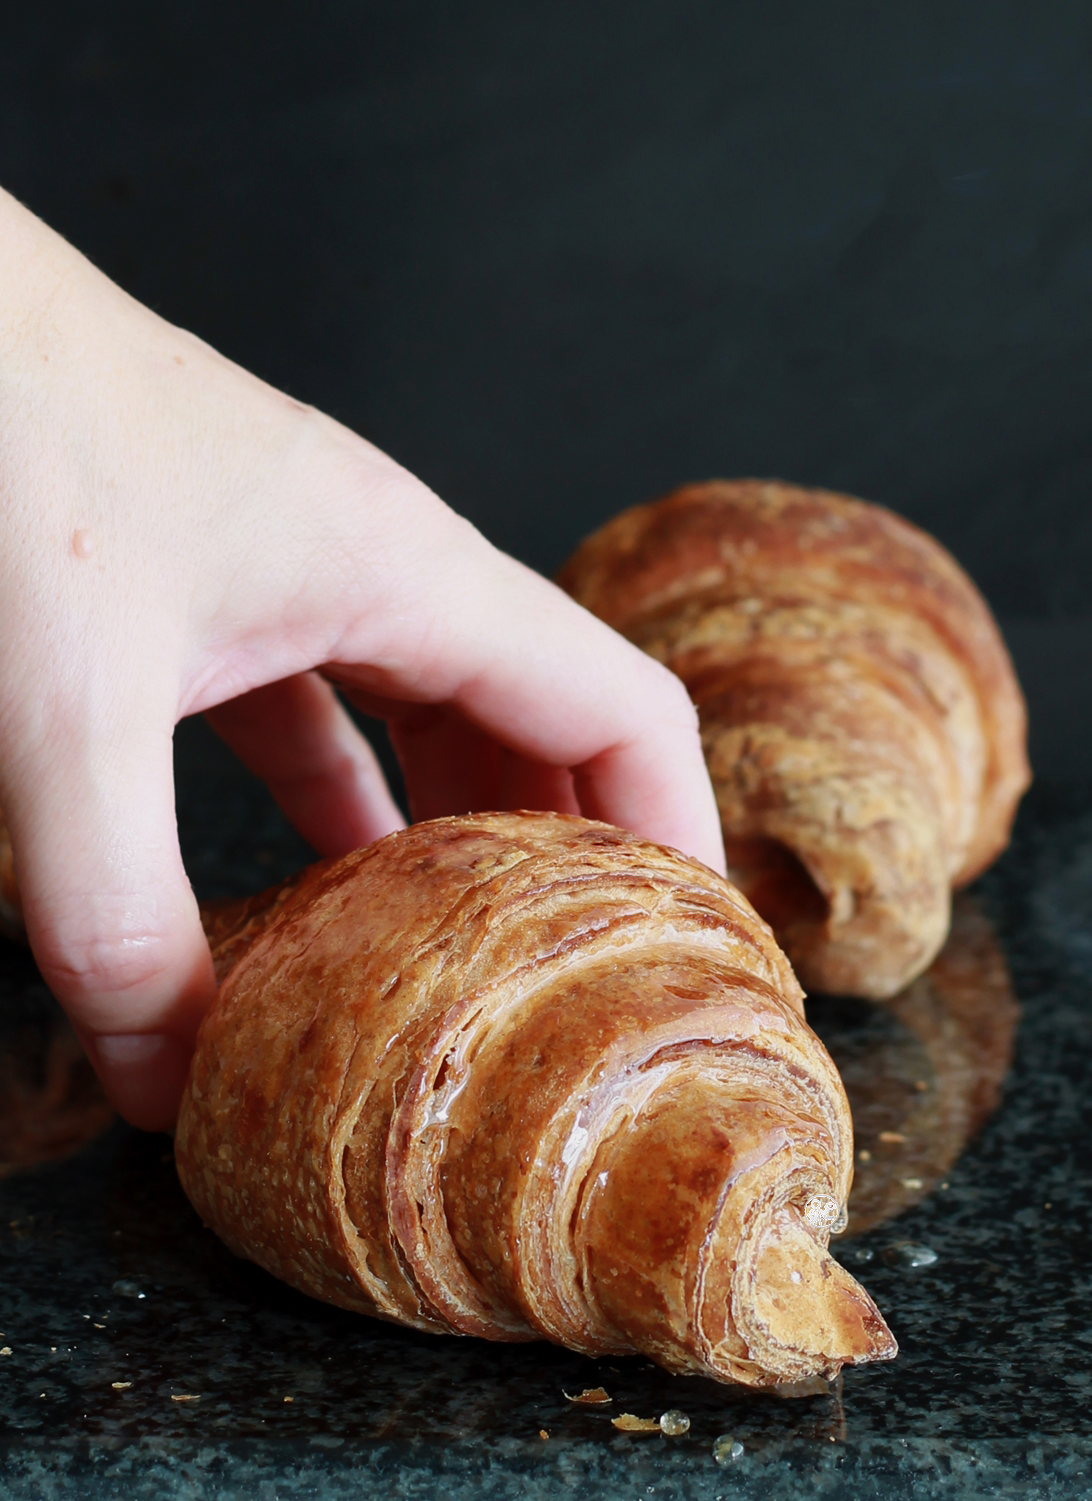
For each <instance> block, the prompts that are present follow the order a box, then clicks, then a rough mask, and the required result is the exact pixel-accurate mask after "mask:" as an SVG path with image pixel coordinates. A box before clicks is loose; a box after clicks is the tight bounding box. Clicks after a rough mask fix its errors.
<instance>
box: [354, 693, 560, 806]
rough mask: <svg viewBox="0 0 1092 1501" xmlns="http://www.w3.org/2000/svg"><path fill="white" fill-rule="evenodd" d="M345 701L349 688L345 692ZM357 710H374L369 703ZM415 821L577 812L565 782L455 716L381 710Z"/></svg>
mask: <svg viewBox="0 0 1092 1501" xmlns="http://www.w3.org/2000/svg"><path fill="white" fill-rule="evenodd" d="M348 694H349V697H350V699H351V698H352V697H353V694H352V690H351V689H350V690H348ZM361 707H362V708H364V707H367V708H370V709H373V710H374V707H375V705H374V701H373V700H368V701H367V702H362V703H361ZM384 713H385V716H386V719H387V728H388V730H389V733H390V737H391V742H392V744H393V746H394V748H395V751H396V752H397V754H398V759H399V761H400V763H401V766H402V770H403V772H404V774H405V778H406V790H407V792H408V794H409V799H410V810H411V812H412V813H413V816H414V818H415V819H423V818H443V817H446V816H447V815H448V814H452V813H466V812H470V811H473V810H477V811H485V810H489V811H492V812H503V811H507V810H512V809H517V808H546V809H552V810H553V811H554V812H557V813H579V812H580V805H579V803H578V802H577V799H576V795H575V793H574V791H573V779H572V775H571V774H570V772H569V771H568V770H567V769H566V768H565V767H557V766H548V765H545V764H544V763H542V762H538V761H531V760H528V759H527V758H526V757H525V756H521V755H519V754H518V753H517V752H515V751H511V750H509V749H507V747H505V746H502V745H500V744H499V743H498V742H497V741H496V740H494V739H493V738H492V737H491V736H489V735H487V734H486V733H485V731H484V730H480V729H478V728H477V727H476V726H475V725H472V724H470V723H469V722H468V721H467V720H466V719H464V718H463V716H462V715H461V714H459V713H458V712H457V711H452V710H450V709H446V708H442V707H434V706H432V705H417V704H408V705H407V704H402V705H398V704H388V705H385V706H384Z"/></svg>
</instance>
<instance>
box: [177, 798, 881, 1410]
mask: <svg viewBox="0 0 1092 1501" xmlns="http://www.w3.org/2000/svg"><path fill="white" fill-rule="evenodd" d="M240 932H242V933H243V934H244V936H243V938H242V939H240V938H239V933H240ZM212 937H213V943H214V955H217V954H218V955H219V956H220V957H221V963H222V965H224V966H225V967H226V971H227V972H226V975H225V978H224V980H223V983H222V986H221V989H220V994H219V998H218V1000H217V1002H216V1003H215V1005H214V1006H213V1009H212V1010H211V1011H210V1013H209V1015H208V1016H207V1018H206V1019H205V1022H204V1023H203V1025H202V1029H201V1033H200V1036H199V1039H198V1046H197V1053H196V1056H195V1058H194V1062H193V1066H192V1070H191V1075H190V1079H189V1083H188V1087H187V1091H186V1094H185V1097H184V1100H183V1104H182V1110H181V1113H180V1116H179V1121H178V1130H177V1136H176V1157H177V1162H178V1170H179V1175H180V1177H181V1180H182V1184H183V1186H184V1188H185V1190H186V1192H187V1194H188V1195H189V1197H190V1199H191V1200H192V1201H193V1203H194V1205H195V1206H196V1208H197V1209H198V1211H199V1213H200V1214H201V1215H202V1217H203V1219H204V1220H205V1222H206V1223H207V1224H208V1225H210V1226H211V1227H212V1228H213V1229H214V1230H215V1231H216V1232H217V1234H218V1235H220V1236H221V1237H222V1238H223V1239H224V1240H225V1241H226V1242H227V1244H228V1245H229V1246H230V1247H231V1248H232V1249H233V1250H235V1251H236V1252H237V1253H238V1254H240V1255H242V1256H246V1257H249V1258H250V1259H252V1260H254V1261H256V1262H258V1263H259V1264H260V1265H262V1266H264V1267H265V1268H267V1269H268V1270H269V1271H270V1272H272V1273H273V1274H274V1275H276V1276H278V1277H282V1278H284V1279H285V1280H286V1281H288V1282H290V1283H292V1284H293V1285H294V1286H296V1287H298V1288H301V1289H302V1290H303V1291H305V1292H308V1293H311V1294H313V1295H314V1296H316V1297H320V1298H324V1299H326V1300H327V1301H329V1302H332V1303H336V1304H339V1305H341V1306H342V1307H345V1308H350V1309H355V1310H358V1311H360V1312H362V1313H369V1314H374V1315H378V1316H379V1317H382V1318H387V1319H391V1320H394V1321H396V1322H398V1323H402V1324H408V1325H411V1326H412V1327H414V1328H417V1329H421V1330H432V1331H437V1332H445V1331H446V1332H453V1333H460V1334H475V1335H480V1336H484V1337H486V1338H490V1339H500V1340H527V1339H536V1338H542V1337H545V1338H547V1339H550V1340H554V1341H557V1342H559V1343H561V1344H564V1345H567V1346H569V1347H570V1348H573V1349H577V1350H583V1351H587V1352H588V1353H592V1354H596V1353H605V1352H608V1351H613V1352H618V1353H624V1352H628V1351H634V1350H639V1351H642V1352H644V1353H645V1354H647V1355H649V1356H650V1357H652V1358H653V1359H655V1360H657V1361H659V1362H660V1363H661V1364H663V1365H665V1366H667V1367H668V1368H669V1369H673V1370H689V1371H697V1372H702V1373H704V1374H707V1375H712V1376H714V1377H717V1378H718V1379H721V1380H736V1381H742V1382H745V1383H747V1384H750V1385H769V1384H773V1383H779V1382H786V1381H798V1380H803V1379H806V1378H808V1377H810V1376H814V1375H817V1374H826V1375H832V1374H833V1373H834V1372H836V1371H837V1370H838V1369H839V1368H840V1367H841V1366H842V1365H843V1364H845V1363H847V1362H848V1363H856V1362H862V1361H867V1360H874V1359H886V1358H890V1357H891V1356H892V1355H893V1354H894V1353H895V1344H894V1341H893V1339H892V1338H891V1335H890V1332H889V1331H888V1330H887V1328H886V1325H885V1324H884V1322H883V1320H882V1318H881V1316H880V1314H879V1313H878V1311H877V1310H876V1308H875V1305H874V1304H873V1303H872V1301H871V1299H870V1298H869V1297H868V1295H867V1294H866V1293H865V1292H864V1290H863V1289H862V1288H860V1287H859V1286H858V1285H857V1284H856V1283H855V1282H854V1281H853V1279H852V1278H851V1277H850V1276H849V1275H848V1273H846V1272H845V1271H844V1270H843V1269H842V1268H841V1267H839V1266H838V1265H837V1263H836V1262H835V1261H833V1259H832V1258H831V1256H830V1254H829V1251H828V1249H827V1240H828V1231H827V1230H825V1229H822V1228H813V1227H812V1226H809V1224H808V1223H807V1222H806V1220H805V1216H804V1209H805V1206H806V1204H807V1202H808V1200H809V1199H810V1198H812V1197H813V1196H815V1195H826V1196H829V1197H830V1198H831V1199H834V1200H836V1201H837V1203H838V1204H844V1203H845V1200H846V1197H847V1195H848V1191H849V1186H850V1178H851V1172H852V1128H851V1124H850V1118H849V1112H848V1106H847V1104H846V1099H845V1094H844V1091H843V1089H842V1086H841V1082H840V1080H839V1079H838V1076H837V1073H836V1071H835V1069H834V1066H833V1064H832V1063H831V1061H830V1058H829V1056H828V1055H827V1053H826V1051H825V1050H824V1048H823V1047H822V1045H821V1044H820V1043H819V1041H818V1039H817V1038H816V1037H815V1036H814V1034H813V1033H812V1032H811V1031H810V1029H809V1028H808V1027H807V1025H806V1023H805V1022H804V1019H803V1012H802V1005H801V991H800V988H799V986H798V984H797V983H796V980H795V978H794V976H793V974H792V971H791V969H790V968H789V965H788V963H787V961H786V960H785V958H784V956H783V955H782V953H781V952H780V950H779V949H778V947H777V945H776V943H775V942H774V940H773V936H772V934H771V933H770V930H769V929H768V928H767V926H766V925H765V923H763V922H762V921H761V920H760V919H759V918H758V917H757V916H756V914H755V913H754V911H753V910H752V909H751V908H750V906H749V905H748V904H747V902H746V901H745V900H743V899H742V898H741V897H740V895H739V893H738V892H736V891H735V890H733V888H732V887H730V886H729V885H728V884H727V883H726V882H724V881H723V880H721V879H720V878H719V877H718V876H716V875H714V874H713V873H712V872H711V871H709V870H707V869H706V868H705V867H704V866H701V865H698V864H696V863H694V862H692V861H688V860H685V859H683V858H682V857H681V856H679V855H678V854H676V853H675V852H673V851H671V850H666V849H662V848H659V847H657V846H654V845H650V844H647V843H644V842H642V841H640V840H637V839H635V838H633V837H632V836H629V835H627V834H624V833H623V832H621V831H620V830H618V829H614V828H611V827H609V826H607V825H603V824H596V823H590V822H587V821H585V820H583V819H577V818H568V817H562V816H559V815H551V814H483V815H475V816H468V817H465V818H452V819H441V820H437V821H435V822H432V823H425V824H418V825H415V826H414V827H412V828H410V829H408V830H405V831H403V832H400V833H398V834H394V835H391V836H390V837H389V838H387V839H384V840H382V841H380V842H379V843H378V844H376V845H373V846H371V847H369V848H367V849H364V850H360V851H357V852H356V853H354V854H352V855H349V856H346V857H344V858H343V859H340V860H337V861H332V862H325V863H323V864H320V865H317V866H314V867H312V868H311V869H310V870H309V871H307V872H305V873H304V874H303V876H302V877H299V878H296V880H295V881H294V882H293V883H291V884H290V885H289V886H288V887H286V888H284V889H282V890H281V891H280V892H279V893H276V894H274V895H273V896H272V897H271V898H269V899H266V901H265V903H264V905H263V904H261V903H257V904H256V903H251V904H250V905H249V906H248V907H246V908H245V909H243V910H241V911H240V913H239V918H238V925H237V928H236V929H234V930H233V927H232V924H231V921H230V920H229V915H228V914H226V913H225V912H224V910H223V909H221V910H220V912H219V913H218V914H217V916H216V919H215V925H214V927H213V928H212ZM224 955H227V956H228V958H227V960H226V961H225V960H224V957H223V956H224Z"/></svg>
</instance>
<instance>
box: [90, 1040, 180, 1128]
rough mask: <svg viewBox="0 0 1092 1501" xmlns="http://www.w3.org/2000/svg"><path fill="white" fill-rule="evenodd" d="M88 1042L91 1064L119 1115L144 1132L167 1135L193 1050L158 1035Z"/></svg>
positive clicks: (171, 1125)
mask: <svg viewBox="0 0 1092 1501" xmlns="http://www.w3.org/2000/svg"><path fill="white" fill-rule="evenodd" d="M87 1041H88V1051H89V1052H90V1054H91V1061H92V1063H94V1065H95V1067H96V1069H97V1070H98V1073H99V1077H100V1078H101V1079H102V1082H103V1086H104V1087H105V1089H106V1092H107V1094H108V1095H109V1096H110V1098H111V1100H112V1101H113V1103H114V1107H115V1109H116V1110H117V1111H118V1113H119V1114H120V1115H123V1116H124V1117H125V1119H126V1120H127V1121H129V1123H130V1124H131V1125H134V1126H139V1127H141V1129H142V1130H145V1131H169V1130H171V1128H172V1127H173V1126H174V1121H175V1116H176V1115H177V1114H178V1102H179V1100H180V1099H181V1097H182V1090H183V1088H184V1086H185V1083H186V1072H187V1070H188V1068H189V1062H190V1053H191V1049H190V1048H187V1047H186V1046H185V1044H184V1043H182V1042H181V1041H179V1039H178V1038H177V1037H172V1036H171V1035H170V1034H169V1033H162V1032H115V1033H111V1034H108V1035H107V1036H104V1037H91V1038H88V1039H87Z"/></svg>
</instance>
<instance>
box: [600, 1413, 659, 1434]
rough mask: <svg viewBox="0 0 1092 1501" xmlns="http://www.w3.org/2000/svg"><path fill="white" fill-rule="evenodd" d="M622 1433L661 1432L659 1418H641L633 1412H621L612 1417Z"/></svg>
mask: <svg viewBox="0 0 1092 1501" xmlns="http://www.w3.org/2000/svg"><path fill="white" fill-rule="evenodd" d="M611 1422H612V1423H613V1424H614V1426H615V1428H617V1429H618V1430H619V1431H620V1432H621V1433H659V1432H660V1431H661V1430H660V1420H659V1418H639V1417H637V1416H636V1415H635V1414H634V1413H632V1412H623V1413H620V1414H619V1416H618V1417H616V1418H611Z"/></svg>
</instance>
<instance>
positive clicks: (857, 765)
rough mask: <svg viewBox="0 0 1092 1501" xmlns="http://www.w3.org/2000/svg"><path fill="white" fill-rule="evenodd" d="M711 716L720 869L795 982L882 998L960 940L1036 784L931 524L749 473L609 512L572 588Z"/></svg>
mask: <svg viewBox="0 0 1092 1501" xmlns="http://www.w3.org/2000/svg"><path fill="white" fill-rule="evenodd" d="M560 582H561V584H562V585H563V587H564V588H566V589H567V590H568V591H569V593H570V594H572V595H573V596H574V598H576V599H577V600H579V602H580V603H581V604H583V605H585V606H586V607H587V608H588V609H589V610H592V611H593V612H594V613H595V614H596V615H599V616H600V617H601V618H602V619H604V620H605V621H607V622H608V624H610V625H612V626H614V627H615V628H616V629H617V630H619V631H621V632H622V633H623V634H624V635H626V636H628V637H629V638H630V640H631V641H634V642H636V644H637V645H638V646H641V647H643V648H644V650H645V651H647V652H649V653H650V654H651V655H652V656H654V657H656V658H658V659H659V660H660V661H661V662H664V663H666V665H667V666H668V667H670V668H671V669H672V671H674V672H676V673H677V674H678V675H679V677H681V678H682V680H683V682H684V683H685V684H686V685H687V687H688V689H689V690H690V694H691V697H692V698H693V699H694V702H695V703H696V704H697V706H698V710H699V713H700V716H701V723H702V734H703V739H704V743H705V751H706V758H707V761H708V765H709V771H710V774H711V776H712V780H713V785H714V788H715V790H716V794H717V801H718V804H719V807H720V813H721V821H722V824H723V829H724V835H725V842H726V846H727V851H728V861H729V870H730V874H731V877H732V879H733V880H734V881H735V882H736V883H737V884H738V885H739V886H740V888H741V889H742V890H743V891H744V892H745V893H746V895H747V896H748V897H749V898H750V900H751V901H752V902H753V903H754V905H755V907H756V908H757V909H758V911H759V912H760V913H761V914H762V915H763V916H764V917H766V918H767V920H768V921H769V922H770V923H771V924H772V926H773V928H774V931H775V933H776V934H777V937H778V939H779V941H780V943H781V945H782V947H783V948H784V949H785V951H786V953H787V954H788V956H789V958H790V959H791V960H792V963H793V965H794V967H795V969H796V972H797V974H798V975H799V976H800V979H801V981H802V983H803V984H804V986H805V987H806V988H807V989H809V990H828V991H836V992H843V993H848V994H853V995H861V996H870V997H875V998H881V997H885V996H890V995H893V994H894V993H895V992H896V991H897V990H899V989H900V988H901V987H902V986H904V985H906V984H907V983H908V982H909V981H910V980H911V979H913V977H914V976H915V975H917V974H920V973H921V971H922V970H923V969H924V968H925V967H926V965H928V964H929V962H930V960H931V959H932V958H933V956H934V955H935V954H936V953H937V951H938V950H939V948H940V946H941V944H942V943H943V942H944V937H945V934H946V933H947V931H948V921H949V901H950V889H951V887H952V886H953V885H955V886H960V885H963V884H964V883H966V882H967V881H970V880H971V879H972V878H973V877H974V876H976V875H977V874H978V873H979V872H980V871H982V870H983V869H984V868H985V867H986V866H987V865H988V864H989V863H990V861H991V860H993V859H994V858H995V856H996V855H997V854H998V853H999V852H1000V851H1001V850H1002V849H1003V848H1004V846H1005V844H1006V843H1007V841H1008V836H1009V830H1010V827H1011V824H1012V819H1013V815H1014V813H1015V810H1016V805H1017V802H1018V800H1019V798H1020V795H1021V793H1022V792H1023V791H1024V790H1025V788H1026V787H1027V785H1028V781H1029V772H1028V766H1027V759H1026V754H1025V748H1024V747H1025V737H1026V723H1025V711H1024V703H1023V699H1022V697H1021V694H1020V689H1019V686H1018V684H1017V682H1016V678H1015V675H1014V673H1013V670H1012V665H1011V662H1010V661H1009V657H1008V653H1007V652H1006V650H1005V646H1004V643H1003V642H1002V640H1001V636H1000V634H999V632H998V630H997V627H996V625H995V624H994V621H993V618H992V616H991V615H990V612H989V609H988V608H987V606H986V604H985V602H984V601H983V599H982V598H981V596H980V595H979V593H978V591H977V590H976V589H975V587H974V585H973V584H972V583H971V581H970V580H969V579H968V578H967V576H966V575H965V574H964V573H963V571H962V570H961V569H960V568H959V567H958V565H957V564H956V563H955V562H954V560H953V559H952V558H951V557H950V556H949V554H948V553H947V552H945V550H944V549H943V548H942V547H941V546H940V544H939V543H937V542H935V541H934V540H933V539H932V538H931V537H929V536H927V535H926V534H925V533H924V532H921V531H919V530H918V529H917V528H916V527H913V526H911V525H910V524H909V523H908V522H905V521H903V520H901V519H900V518H898V517H897V516H894V515H892V514H891V512H889V511H886V510H883V509H882V508H881V507H879V506H873V505H868V504H866V503H865V502H863V501H859V500H851V499H848V498H847V497H845V496H842V495H832V494H830V493H829V492H827V491H822V490H801V489H797V488H794V487H792V486H789V485H782V484H776V483H766V482H762V481H758V480H741V481H735V482H731V483H729V482H715V483H711V484H705V485H692V486H689V487H687V488H685V489H682V490H678V491H676V492H675V493H674V494H672V495H669V496H667V497H666V498H665V499H663V500H660V501H658V502H655V503H654V504H652V505H647V506H637V507H635V508H634V509H633V510H630V511H625V512H623V513H622V515H620V516H617V517H615V518H614V520H613V521H610V522H608V523H607V524H606V526H604V527H602V528H601V530H599V531H598V532H596V533H595V534H594V535H593V536H591V537H589V538H588V539H587V541H585V542H584V543H583V544H582V545H581V547H579V548H578V549H577V551H576V553H575V554H574V555H573V557H572V558H571V559H570V561H569V562H568V563H567V564H566V566H565V568H564V569H563V570H562V573H561V575H560Z"/></svg>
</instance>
